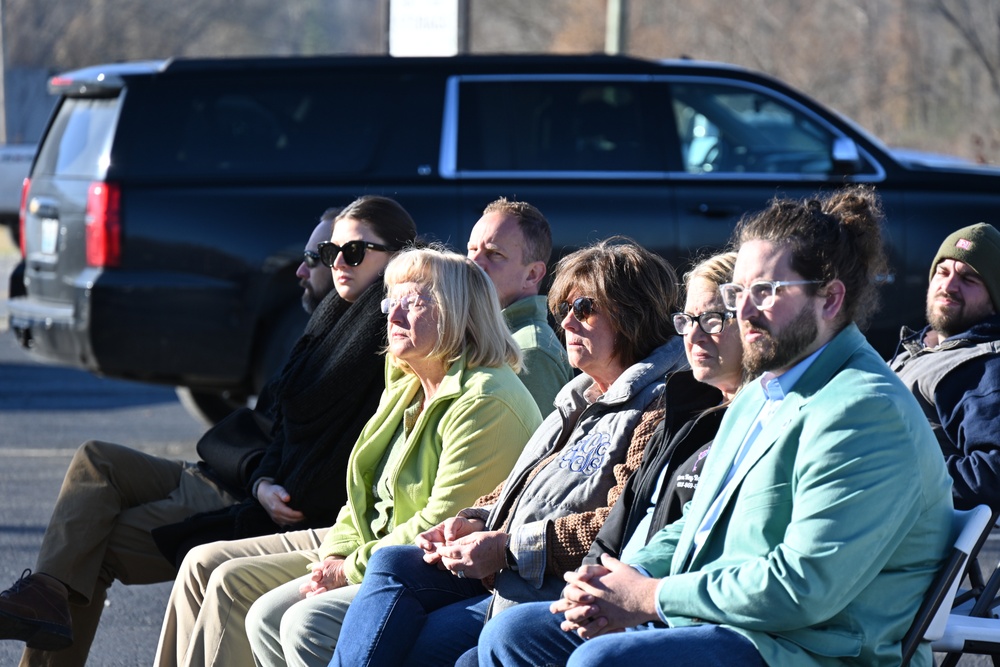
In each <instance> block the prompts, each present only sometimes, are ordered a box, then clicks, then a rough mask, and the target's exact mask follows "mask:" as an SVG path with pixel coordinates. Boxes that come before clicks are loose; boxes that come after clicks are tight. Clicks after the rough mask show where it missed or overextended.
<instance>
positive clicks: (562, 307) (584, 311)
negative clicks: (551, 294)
mask: <svg viewBox="0 0 1000 667" xmlns="http://www.w3.org/2000/svg"><path fill="white" fill-rule="evenodd" d="M556 309H557V310H558V311H559V319H560V320H565V319H566V314H567V313H569V311H570V309H572V310H573V317H575V318H576V319H578V320H580V321H581V322H586V321H587V319H588V318H589V317H590V316H591V315H593V314H594V311H595V310H597V309H596V308H595V307H594V300H593V299H592V298H590V297H589V296H581V297H577V298H575V299H573V303H572V304H571V303H569V302H568V301H563V302H562V303H560V304H559V305H558V306H556Z"/></svg>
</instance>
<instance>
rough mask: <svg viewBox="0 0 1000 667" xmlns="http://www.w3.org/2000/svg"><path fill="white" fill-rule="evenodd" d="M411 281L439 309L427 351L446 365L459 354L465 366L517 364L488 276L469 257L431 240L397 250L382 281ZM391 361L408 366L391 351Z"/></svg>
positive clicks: (516, 351)
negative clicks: (433, 339) (435, 331)
mask: <svg viewBox="0 0 1000 667" xmlns="http://www.w3.org/2000/svg"><path fill="white" fill-rule="evenodd" d="M406 282H414V283H417V284H419V285H421V286H423V287H424V288H425V289H426V290H427V291H428V292H430V296H431V299H432V300H433V302H434V307H436V308H437V312H438V327H437V328H438V340H437V343H436V344H435V345H434V348H433V349H432V350H431V351H430V353H429V354H428V357H429V358H431V359H439V360H440V361H441V362H442V363H443V364H445V366H450V365H451V364H453V363H454V362H455V361H457V360H458V359H459V357H461V356H462V354H463V353H464V354H465V355H466V363H467V364H468V366H469V367H470V368H473V367H476V366H486V367H488V368H499V367H501V366H503V365H504V364H508V365H510V366H511V368H513V369H514V372H518V371H520V369H521V348H519V347H518V346H517V343H515V342H514V338H513V337H512V336H511V335H510V330H509V329H508V328H507V322H506V320H504V317H503V313H502V312H501V310H500V298H499V297H498V296H497V291H496V288H495V287H494V286H493V281H491V280H490V278H489V276H487V275H486V273H485V272H484V271H483V270H482V269H481V268H480V267H479V265H477V264H476V263H475V262H473V261H472V260H471V259H469V258H468V257H465V256H464V255H459V254H458V253H454V252H451V251H448V250H446V249H444V247H443V246H438V245H432V246H430V247H427V248H407V249H404V250H402V251H400V252H399V253H398V254H397V255H396V256H395V257H393V258H392V260H390V261H389V264H388V265H387V266H386V267H385V286H386V289H387V290H390V289H391V288H392V287H393V286H395V285H399V284H401V283H406ZM387 356H388V357H389V359H390V360H391V361H392V363H393V364H395V365H396V366H398V367H400V368H402V369H404V370H406V371H408V372H409V367H408V366H407V365H406V363H405V362H403V361H402V360H400V359H397V358H396V357H394V356H393V355H392V354H391V353H387Z"/></svg>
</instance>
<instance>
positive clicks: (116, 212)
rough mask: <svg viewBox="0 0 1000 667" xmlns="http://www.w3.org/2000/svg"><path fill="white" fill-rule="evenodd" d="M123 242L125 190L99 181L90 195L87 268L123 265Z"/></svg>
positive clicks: (92, 187)
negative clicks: (122, 215)
mask: <svg viewBox="0 0 1000 667" xmlns="http://www.w3.org/2000/svg"><path fill="white" fill-rule="evenodd" d="M121 240H122V226H121V190H120V189H119V187H118V186H117V185H115V184H113V183H103V182H101V181H95V182H93V183H91V184H90V189H89V190H88V192H87V264H89V265H91V266H118V265H119V264H121V259H122V245H121Z"/></svg>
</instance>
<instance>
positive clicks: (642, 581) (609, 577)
mask: <svg viewBox="0 0 1000 667" xmlns="http://www.w3.org/2000/svg"><path fill="white" fill-rule="evenodd" d="M563 578H564V579H565V580H566V587H565V588H564V589H563V592H562V598H560V599H559V600H556V601H555V602H553V603H552V604H551V605H550V606H549V610H550V611H551V612H552V613H553V614H558V613H560V612H563V613H565V615H566V620H565V621H563V622H562V623H561V624H560V627H561V628H562V629H563V630H564V631H566V632H575V633H577V634H578V635H580V637H582V638H583V639H591V638H593V637H597V636H598V635H603V634H607V633H609V632H620V631H621V630H624V629H625V628H631V627H635V626H637V625H641V624H643V623H646V622H648V621H655V620H657V619H658V618H659V617H658V615H657V613H656V587H657V586H658V584H659V580H658V579H652V578H650V577H647V576H645V575H644V574H642V573H641V572H639V571H638V570H636V569H635V568H633V567H632V566H630V565H626V564H625V563H623V562H621V561H620V560H618V559H616V558H612V557H611V556H609V555H607V554H604V555H603V556H601V565H581V566H580V567H579V568H578V569H577V570H576V571H575V572H567V573H566V574H565V575H564V577H563Z"/></svg>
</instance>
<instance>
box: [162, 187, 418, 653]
mask: <svg viewBox="0 0 1000 667" xmlns="http://www.w3.org/2000/svg"><path fill="white" fill-rule="evenodd" d="M415 237H416V227H415V225H414V223H413V220H412V218H410V216H409V214H408V213H407V212H406V211H405V210H404V209H403V208H402V207H401V206H400V205H399V204H398V203H397V202H395V201H394V200H392V199H389V198H386V197H378V196H365V197H361V198H359V199H356V200H355V201H353V202H351V203H350V204H348V205H347V206H346V207H345V208H344V209H343V210H341V211H340V212H339V213H338V214H337V215H336V216H335V217H334V219H333V222H332V230H331V236H330V240H329V241H324V242H321V243H320V244H319V245H318V247H317V252H316V254H317V257H316V258H315V260H313V259H312V258H311V256H309V255H306V256H305V261H306V262H310V261H315V262H316V263H318V264H319V265H320V266H322V265H323V264H325V263H327V262H324V261H322V260H323V259H327V260H328V262H329V264H331V265H332V267H331V268H328V269H325V270H327V271H330V275H331V276H332V279H333V286H334V290H335V291H334V292H332V293H330V294H329V295H328V296H327V297H326V298H324V299H323V301H321V302H320V304H319V306H318V307H317V308H316V310H315V312H314V313H313V316H312V318H311V319H310V321H309V324H308V325H307V328H306V331H305V334H304V335H303V337H302V339H301V340H300V341H299V342H298V343H297V344H296V346H295V349H294V350H293V351H292V354H291V356H290V358H289V361H288V363H287V364H286V366H285V369H284V371H283V373H282V376H281V379H280V381H279V383H278V385H277V388H276V390H277V391H279V392H280V395H281V396H282V397H283V399H282V401H281V403H280V410H281V415H282V422H281V429H280V430H279V431H278V433H279V434H280V436H281V437H280V438H276V439H275V441H276V443H277V444H275V445H272V446H270V447H268V449H267V450H266V452H265V455H264V457H263V459H262V460H261V462H260V464H259V465H257V466H256V469H255V470H254V471H253V474H252V476H251V478H250V480H249V483H248V486H249V487H250V490H251V494H252V497H251V498H248V499H246V500H244V501H243V502H240V503H238V504H236V505H232V506H230V507H228V508H226V509H224V510H222V511H217V512H213V513H208V514H200V515H195V516H193V517H190V518H188V519H187V520H186V521H184V522H182V523H180V524H176V525H174V526H168V527H166V528H161V529H158V530H157V531H155V533H154V534H155V536H156V537H157V539H158V541H159V542H160V544H161V546H162V547H163V548H164V549H165V550H166V551H170V552H171V556H172V559H173V560H174V561H175V562H179V561H181V559H182V558H183V559H184V560H183V563H182V564H181V566H180V575H179V576H178V578H177V580H176V583H175V586H174V590H173V592H172V594H171V598H170V601H169V603H168V606H167V610H166V615H165V617H164V622H163V627H162V631H161V636H160V642H159V648H158V651H157V659H156V660H157V664H159V665H168V664H169V665H175V664H185V663H184V660H186V659H187V658H186V657H185V654H186V653H188V648H189V637H190V636H191V635H192V633H193V632H194V629H193V628H194V625H195V623H196V622H197V619H198V618H199V611H200V610H199V603H198V602H197V600H198V599H199V598H198V597H197V596H196V597H192V596H191V595H190V592H191V590H204V589H205V587H206V586H207V583H208V580H209V577H210V576H211V574H212V572H213V571H214V570H215V568H216V567H217V566H218V565H219V564H220V563H223V562H226V561H228V560H229V559H231V558H233V557H236V556H239V555H242V554H241V551H240V549H251V550H253V552H254V553H261V552H262V550H265V549H269V548H273V546H272V545H271V544H270V543H271V542H275V543H279V542H280V543H281V544H291V545H293V546H295V547H296V548H307V547H310V546H315V545H316V544H317V543H318V538H317V537H316V536H315V535H314V534H313V531H314V530H315V529H323V528H326V527H328V526H330V524H332V523H333V522H334V520H335V519H336V517H337V512H338V511H339V510H340V508H341V507H342V506H343V504H344V502H345V501H346V500H347V492H346V489H345V488H344V487H343V485H342V484H331V483H330V480H337V479H343V478H344V476H345V475H346V473H347V461H348V457H349V455H350V452H351V448H352V447H353V446H354V443H355V441H356V440H357V437H358V435H359V434H360V433H361V429H362V427H363V426H364V424H365V422H366V421H367V420H368V418H369V417H370V416H371V415H372V414H373V413H374V412H375V410H376V408H377V407H378V401H379V397H380V396H381V394H382V390H383V389H384V387H385V365H384V359H383V357H382V352H383V351H384V346H385V316H384V315H383V314H382V312H381V306H380V303H381V300H382V297H383V295H384V292H385V287H384V286H383V284H382V275H383V273H384V272H385V267H386V265H387V264H388V262H389V261H390V260H391V259H392V257H393V255H395V254H396V252H397V251H399V250H400V249H401V248H403V247H404V246H406V245H410V244H412V243H413V241H414V239H415ZM362 243H370V244H372V245H375V244H378V246H379V249H378V250H373V249H368V248H365V247H362V248H361V249H360V252H358V251H352V250H349V251H348V252H347V254H348V255H349V257H348V258H347V259H349V260H350V263H348V262H346V261H345V258H344V257H343V253H339V252H334V253H331V252H330V246H331V245H333V244H337V246H338V248H339V247H340V246H344V247H347V248H349V249H350V248H355V246H356V245H357V244H362ZM323 248H326V250H325V252H324V250H323ZM290 528H291V529H296V530H293V531H292V532H286V533H283V534H281V535H275V533H279V532H280V531H282V530H288V529H290ZM292 536H294V537H292ZM243 538H254V539H252V540H244V539H243ZM217 540H226V541H224V542H223V541H217ZM230 540H238V541H230ZM296 540H298V541H296ZM250 542H252V544H250ZM198 545H201V546H198ZM189 549H193V552H192V553H191V554H189V557H187V558H184V554H185V552H187V550H189ZM202 623H203V624H204V621H202ZM202 632H204V633H207V634H208V635H209V636H211V634H212V626H211V625H210V624H209V625H208V627H207V628H204V629H203V630H202ZM198 659H199V660H200V657H199V658H198Z"/></svg>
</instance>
